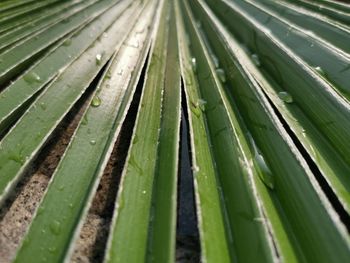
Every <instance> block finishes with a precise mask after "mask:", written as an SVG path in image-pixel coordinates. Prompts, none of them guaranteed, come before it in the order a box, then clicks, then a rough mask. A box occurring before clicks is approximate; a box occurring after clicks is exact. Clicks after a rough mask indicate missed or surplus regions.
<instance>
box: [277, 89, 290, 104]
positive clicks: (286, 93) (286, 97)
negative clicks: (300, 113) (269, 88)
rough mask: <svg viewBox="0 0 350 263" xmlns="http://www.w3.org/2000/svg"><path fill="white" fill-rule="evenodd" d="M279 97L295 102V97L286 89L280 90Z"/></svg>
mask: <svg viewBox="0 0 350 263" xmlns="http://www.w3.org/2000/svg"><path fill="white" fill-rule="evenodd" d="M278 97H279V98H280V99H281V100H283V101H284V102H286V103H292V102H293V97H292V96H291V95H290V94H289V93H288V92H286V91H281V92H278Z"/></svg>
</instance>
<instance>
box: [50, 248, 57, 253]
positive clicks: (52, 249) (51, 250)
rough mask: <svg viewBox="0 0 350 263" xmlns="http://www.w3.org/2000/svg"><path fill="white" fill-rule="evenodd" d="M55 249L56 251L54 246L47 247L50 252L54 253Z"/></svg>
mask: <svg viewBox="0 0 350 263" xmlns="http://www.w3.org/2000/svg"><path fill="white" fill-rule="evenodd" d="M56 251H57V248H55V247H50V248H49V252H50V253H52V254H53V253H55V252H56Z"/></svg>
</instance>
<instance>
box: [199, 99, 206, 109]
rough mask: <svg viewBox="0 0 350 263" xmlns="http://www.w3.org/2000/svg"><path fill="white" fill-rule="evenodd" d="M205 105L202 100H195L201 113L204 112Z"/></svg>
mask: <svg viewBox="0 0 350 263" xmlns="http://www.w3.org/2000/svg"><path fill="white" fill-rule="evenodd" d="M206 104H207V102H206V101H205V100H202V99H198V100H197V107H199V108H200V110H201V111H203V112H204V111H205V105H206Z"/></svg>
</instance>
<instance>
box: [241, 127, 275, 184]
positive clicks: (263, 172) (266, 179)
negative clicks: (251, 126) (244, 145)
mask: <svg viewBox="0 0 350 263" xmlns="http://www.w3.org/2000/svg"><path fill="white" fill-rule="evenodd" d="M247 137H248V139H249V141H250V144H251V146H252V147H253V151H254V157H253V163H254V166H255V167H256V170H257V173H258V176H259V178H260V180H261V181H262V182H263V183H264V184H265V185H266V186H267V187H268V188H270V189H274V187H275V182H274V177H273V174H272V172H271V170H270V168H269V166H268V165H267V163H266V161H265V159H264V156H263V155H262V154H261V153H260V150H259V149H258V146H257V145H256V143H255V141H254V139H253V136H252V135H251V134H250V133H249V132H248V133H247Z"/></svg>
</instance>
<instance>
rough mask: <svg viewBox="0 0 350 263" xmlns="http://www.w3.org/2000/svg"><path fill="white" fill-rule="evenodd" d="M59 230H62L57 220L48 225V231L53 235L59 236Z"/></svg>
mask: <svg viewBox="0 0 350 263" xmlns="http://www.w3.org/2000/svg"><path fill="white" fill-rule="evenodd" d="M61 228H62V226H61V223H60V222H59V221H57V220H54V221H53V222H52V223H51V224H50V230H51V232H52V233H53V234H55V235H59V234H60V233H61Z"/></svg>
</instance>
